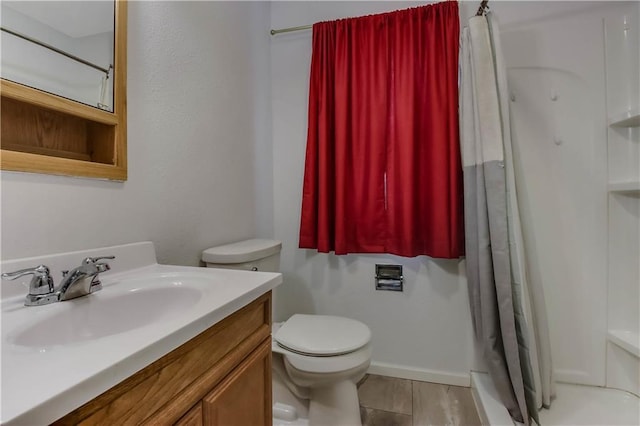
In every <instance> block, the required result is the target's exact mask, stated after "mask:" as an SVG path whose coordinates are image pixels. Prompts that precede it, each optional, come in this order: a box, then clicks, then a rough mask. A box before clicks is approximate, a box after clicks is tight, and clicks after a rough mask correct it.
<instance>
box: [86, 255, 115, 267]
mask: <svg viewBox="0 0 640 426" xmlns="http://www.w3.org/2000/svg"><path fill="white" fill-rule="evenodd" d="M115 258H116V257H115V256H99V257H87V258H85V259H84V260H83V261H82V263H83V264H85V265H89V264H92V263H96V262H99V261H101V260H103V259H115Z"/></svg>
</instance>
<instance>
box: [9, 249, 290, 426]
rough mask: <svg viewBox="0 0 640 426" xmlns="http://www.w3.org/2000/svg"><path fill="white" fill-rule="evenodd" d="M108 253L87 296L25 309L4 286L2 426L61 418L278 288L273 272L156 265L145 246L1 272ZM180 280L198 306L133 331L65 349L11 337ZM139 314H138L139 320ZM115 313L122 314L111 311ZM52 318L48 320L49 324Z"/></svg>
mask: <svg viewBox="0 0 640 426" xmlns="http://www.w3.org/2000/svg"><path fill="white" fill-rule="evenodd" d="M140 250H141V251H143V252H144V253H142V252H139V251H140ZM150 250H151V251H152V253H151V252H150ZM106 254H115V255H116V257H117V260H116V261H110V262H109V263H110V264H111V266H112V270H111V271H109V272H107V273H103V274H101V281H102V284H103V289H102V290H101V291H98V292H96V293H94V294H91V295H89V296H85V297H81V298H77V299H73V300H70V301H64V302H58V303H53V304H50V305H46V306H37V307H25V306H24V305H23V302H24V295H25V294H26V291H25V290H24V288H22V286H18V288H19V289H21V292H20V293H21V295H20V296H16V295H14V294H15V293H16V290H15V289H12V290H6V289H7V288H8V286H10V285H13V283H12V282H3V283H2V286H3V287H2V289H3V299H2V371H1V373H2V375H1V380H2V401H1V405H0V409H1V423H2V424H3V425H5V424H6V425H9V424H32V425H35V424H49V423H51V422H53V421H55V420H57V419H59V418H60V417H62V416H64V415H65V414H67V413H69V412H71V411H73V410H74V409H75V408H77V407H79V406H81V405H82V404H84V403H85V402H87V401H90V400H91V399H93V398H95V397H96V396H98V395H100V394H101V393H103V392H104V391H106V390H108V389H110V388H111V387H113V386H114V385H116V384H118V383H119V382H121V381H122V380H124V379H126V378H127V377H129V376H131V375H132V374H133V373H135V372H136V371H139V370H140V369H142V368H144V367H146V366H147V365H149V364H150V363H152V362H153V361H155V360H157V359H159V358H161V357H162V356H163V355H165V354H167V353H169V352H170V351H172V350H173V349H175V348H177V347H178V346H180V345H182V344H183V343H185V342H187V341H188V340H190V339H192V338H193V337H195V336H196V335H198V334H200V333H201V332H203V331H204V330H206V329H207V328H209V327H211V326H212V325H214V324H216V323H217V322H219V321H221V320H222V319H224V318H225V317H227V316H228V315H230V314H231V313H233V312H235V311H237V310H238V309H240V308H242V307H243V306H245V305H247V304H248V303H250V302H251V301H253V300H255V299H256V298H257V297H259V296H260V295H262V294H264V293H266V292H268V291H269V290H271V289H273V288H274V287H276V286H277V285H279V284H280V283H281V282H282V275H281V274H276V273H267V272H250V271H239V270H227V269H213V268H197V267H184V266H171V265H159V264H157V263H152V262H155V251H154V249H153V245H152V244H151V243H137V244H131V245H126V246H116V247H108V248H104V249H96V250H92V251H85V252H75V253H66V254H62V255H56V256H54V257H40V258H31V259H21V260H19V261H10V262H3V264H2V272H7V271H11V270H14V269H19V268H22V267H25V265H27V266H36V265H37V264H38V263H43V264H47V263H46V262H45V261H49V262H50V263H51V264H53V265H56V267H65V268H67V269H68V268H71V267H73V266H72V265H73V264H71V265H69V263H70V260H69V259H73V263H74V264H79V261H80V260H81V259H82V258H83V257H85V256H97V255H106ZM34 262H35V263H34ZM65 263H66V265H64V264H65ZM49 266H50V265H49ZM76 266H77V265H76ZM53 272H54V269H53V268H52V273H53ZM150 277H151V282H149V281H150V280H149V278H150ZM185 277H186V279H187V280H190V281H189V282H190V284H189V287H190V288H192V289H196V290H197V294H198V297H197V300H196V301H190V302H189V306H188V307H184V306H183V307H179V308H178V309H175V312H169V313H168V314H166V315H165V313H163V314H162V315H159V314H158V312H149V314H150V316H152V317H154V318H156V317H157V319H154V320H153V321H151V322H150V323H148V324H146V325H141V326H139V327H138V328H134V329H131V330H128V329H127V330H125V331H123V332H118V333H116V334H109V333H105V335H102V336H101V337H98V338H87V339H84V340H82V341H74V342H73V343H65V344H54V343H51V342H45V343H44V344H39V343H37V344H35V345H34V344H29V345H24V344H20V343H18V341H19V339H16V336H19V335H20V333H22V332H24V331H25V330H26V329H28V328H29V327H30V326H31V327H33V324H34V323H39V324H46V328H47V329H48V328H49V327H50V326H51V325H52V322H54V321H53V320H55V319H57V318H60V317H61V316H60V315H61V314H62V315H63V316H62V317H64V314H65V311H68V310H71V309H78V308H79V307H80V306H81V305H82V304H83V305H84V309H85V311H86V310H87V306H88V305H87V304H91V305H92V306H99V304H100V303H105V301H108V300H109V299H110V298H112V297H113V295H120V294H123V292H127V291H135V290H131V288H128V287H132V286H134V287H136V288H138V289H140V288H142V287H144V289H151V288H159V287H161V286H165V287H166V286H173V287H176V286H181V285H182V283H181V282H180V280H183V279H185ZM26 282H28V279H27V280H26ZM132 283H133V284H132ZM140 283H142V284H140ZM56 284H57V282H56ZM23 285H24V282H23ZM89 309H91V308H89ZM122 309H126V307H123V308H122ZM102 312H104V309H103V310H102ZM140 314H141V313H140V312H137V313H136V315H137V316H138V317H140ZM113 315H114V317H120V318H121V317H122V316H123V315H122V313H121V312H120V313H119V312H118V311H117V310H116V311H114V312H113ZM142 316H143V317H144V312H143V313H142ZM50 317H51V318H52V322H49V321H48V319H49V318H50ZM58 321H59V319H58Z"/></svg>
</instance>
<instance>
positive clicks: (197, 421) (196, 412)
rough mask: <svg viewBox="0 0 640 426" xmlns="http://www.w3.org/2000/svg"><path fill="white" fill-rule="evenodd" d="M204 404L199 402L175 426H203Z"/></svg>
mask: <svg viewBox="0 0 640 426" xmlns="http://www.w3.org/2000/svg"><path fill="white" fill-rule="evenodd" d="M202 419H203V417H202V402H198V403H197V404H196V405H195V406H194V407H193V408H192V409H191V410H189V411H188V412H187V414H185V415H184V416H182V418H181V419H180V420H178V421H177V422H175V423H174V426H202V424H203V423H202Z"/></svg>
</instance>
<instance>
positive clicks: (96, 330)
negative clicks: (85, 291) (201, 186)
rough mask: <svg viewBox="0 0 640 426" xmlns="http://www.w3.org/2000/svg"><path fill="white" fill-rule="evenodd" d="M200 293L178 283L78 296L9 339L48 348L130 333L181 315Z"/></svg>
mask: <svg viewBox="0 0 640 426" xmlns="http://www.w3.org/2000/svg"><path fill="white" fill-rule="evenodd" d="M123 284H126V283H123ZM201 294H202V292H201V291H199V290H197V289H194V288H189V287H184V286H182V285H181V284H180V283H179V282H178V284H174V285H169V286H163V287H160V288H134V289H132V290H128V291H124V292H123V293H120V294H115V295H111V294H105V296H106V297H99V296H98V293H95V294H92V295H89V296H87V297H82V298H79V299H75V300H74V301H73V302H72V303H69V305H68V308H69V309H65V310H62V311H60V312H57V313H55V314H53V315H51V316H49V317H46V318H43V319H41V320H39V321H38V322H36V323H34V324H31V325H29V326H28V327H27V328H26V329H24V330H22V331H20V332H18V333H17V334H16V335H15V336H10V337H9V338H8V340H9V342H11V343H13V344H15V345H18V346H27V347H35V348H46V347H51V346H56V345H65V344H70V343H76V342H82V341H86V340H94V339H99V338H102V337H106V336H110V335H113V334H118V333H124V332H129V331H131V330H133V329H136V328H139V327H143V326H146V325H149V324H153V323H158V322H159V321H162V320H165V319H170V318H172V317H175V316H176V315H179V314H180V313H182V312H184V310H185V309H188V308H189V307H191V306H193V305H194V304H195V303H196V302H197V301H198V300H200V296H201ZM59 303H66V302H59ZM30 309H38V307H35V308H30Z"/></svg>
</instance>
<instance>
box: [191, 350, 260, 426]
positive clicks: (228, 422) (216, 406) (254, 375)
mask: <svg viewBox="0 0 640 426" xmlns="http://www.w3.org/2000/svg"><path fill="white" fill-rule="evenodd" d="M202 402H203V409H204V424H205V425H207V426H268V425H271V423H272V418H271V416H272V413H271V339H270V338H269V339H266V340H265V341H264V342H262V344H261V345H260V346H259V347H258V348H257V349H256V350H255V351H253V352H252V353H251V354H250V355H249V356H248V357H247V358H246V359H245V360H244V361H243V362H242V363H240V365H239V366H238V367H236V369H234V370H233V371H232V372H231V373H229V375H228V376H227V377H226V378H225V379H224V380H223V381H222V382H221V383H220V384H219V385H218V386H216V387H215V388H214V390H213V391H212V392H211V393H209V394H208V395H207V396H206V397H205V398H204V399H203V400H202Z"/></svg>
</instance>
